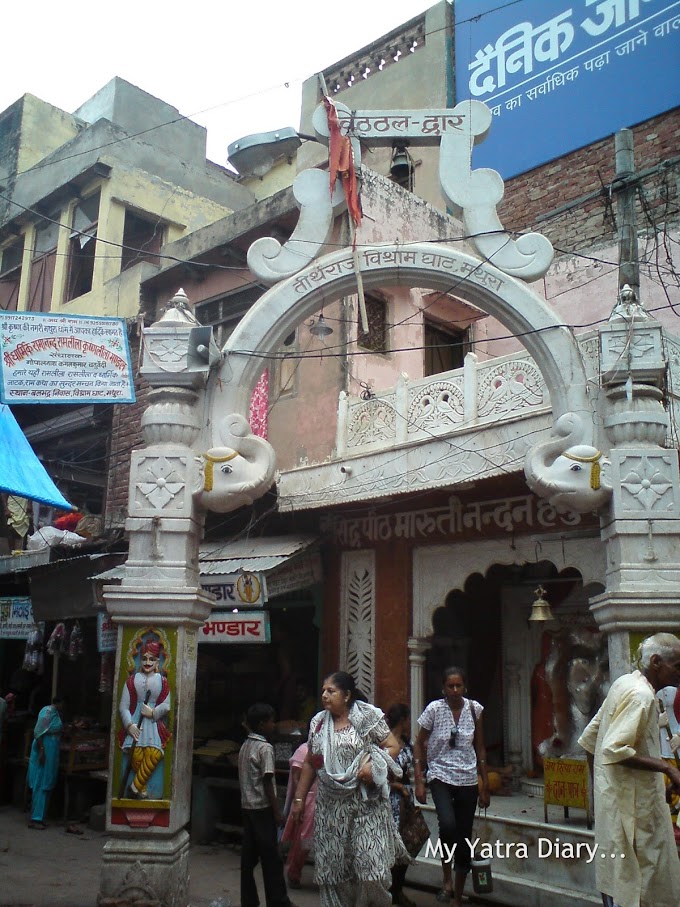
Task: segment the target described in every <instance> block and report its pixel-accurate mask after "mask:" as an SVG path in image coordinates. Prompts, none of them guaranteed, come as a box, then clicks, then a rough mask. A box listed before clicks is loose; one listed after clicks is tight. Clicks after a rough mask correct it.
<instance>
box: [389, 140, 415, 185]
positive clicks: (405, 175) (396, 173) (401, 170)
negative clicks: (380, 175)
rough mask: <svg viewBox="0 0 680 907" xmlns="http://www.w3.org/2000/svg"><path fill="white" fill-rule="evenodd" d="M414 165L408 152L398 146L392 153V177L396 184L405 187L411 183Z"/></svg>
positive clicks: (401, 146)
mask: <svg viewBox="0 0 680 907" xmlns="http://www.w3.org/2000/svg"><path fill="white" fill-rule="evenodd" d="M412 170H413V163H412V161H411V158H410V156H409V153H408V151H407V150H406V148H405V147H404V146H403V145H398V146H397V147H396V148H395V149H394V151H393V153H392V163H391V164H390V176H391V178H392V179H393V180H394V182H395V183H399V185H400V186H401V185H405V184H407V183H409V182H410V179H411V172H412Z"/></svg>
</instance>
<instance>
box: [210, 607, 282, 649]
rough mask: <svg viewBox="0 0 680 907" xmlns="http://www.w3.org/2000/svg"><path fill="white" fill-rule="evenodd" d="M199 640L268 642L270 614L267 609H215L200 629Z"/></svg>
mask: <svg viewBox="0 0 680 907" xmlns="http://www.w3.org/2000/svg"><path fill="white" fill-rule="evenodd" d="M198 641H199V643H201V642H222V643H225V642H226V643H243V642H245V643H267V642H271V637H270V634H269V614H267V612H266V611H243V612H239V613H236V614H234V613H233V612H231V611H227V612H226V613H221V612H217V611H213V613H212V614H211V615H210V616H209V617H208V619H207V620H206V622H205V623H204V624H203V626H202V627H201V629H200V630H199V631H198Z"/></svg>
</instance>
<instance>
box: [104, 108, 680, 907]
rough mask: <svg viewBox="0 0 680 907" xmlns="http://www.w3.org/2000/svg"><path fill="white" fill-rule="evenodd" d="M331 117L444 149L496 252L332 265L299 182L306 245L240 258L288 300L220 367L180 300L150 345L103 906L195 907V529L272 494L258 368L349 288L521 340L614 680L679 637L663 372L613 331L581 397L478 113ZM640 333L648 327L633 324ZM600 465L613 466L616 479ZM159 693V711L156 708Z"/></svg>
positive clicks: (673, 474) (204, 605)
mask: <svg viewBox="0 0 680 907" xmlns="http://www.w3.org/2000/svg"><path fill="white" fill-rule="evenodd" d="M338 106H339V105H338ZM340 112H341V113H342V118H343V122H345V123H346V125H345V126H343V128H344V129H345V132H346V134H347V135H348V136H349V137H350V139H351V140H352V142H353V143H354V144H355V145H357V148H358V140H357V136H359V135H362V134H365V133H363V132H362V129H363V126H362V125H361V122H360V121H361V119H362V118H364V119H366V121H367V123H368V127H367V128H368V129H371V130H373V131H372V132H371V135H374V134H375V138H376V139H377V140H379V139H380V137H381V136H382V139H383V140H387V139H389V141H390V143H391V141H392V138H393V137H394V135H400V134H401V133H400V130H402V131H403V130H405V129H407V130H410V131H409V132H408V134H409V136H412V132H413V131H414V130H417V129H419V130H420V134H421V137H422V136H423V135H424V136H426V138H427V139H428V141H435V140H436V141H439V142H440V143H441V145H442V162H441V173H440V175H441V183H442V189H443V191H444V194H445V196H446V197H447V198H448V199H449V200H450V201H451V203H452V204H455V205H456V206H457V207H459V208H460V209H461V210H462V211H463V216H464V221H465V223H466V226H467V229H468V231H470V232H475V233H489V232H491V233H493V234H494V235H493V236H491V237H489V236H486V237H482V238H480V239H479V240H478V250H479V256H474V255H470V254H466V253H464V252H461V251H458V250H457V249H452V248H449V247H448V246H443V245H436V244H431V243H414V244H411V243H409V244H408V245H403V244H401V243H389V244H383V245H373V246H366V245H364V246H361V247H357V248H356V249H354V250H353V249H352V248H346V249H342V250H340V251H338V252H334V253H331V254H326V255H322V254H321V253H322V251H323V245H324V242H325V241H326V238H327V235H328V230H329V227H330V225H331V224H332V218H333V214H334V212H335V211H336V210H337V209H338V207H339V206H340V205H341V201H339V193H338V192H337V191H336V189H337V187H334V191H333V194H332V195H331V193H330V191H329V188H330V187H329V186H328V185H327V184H326V185H325V186H324V185H323V181H322V179H321V178H320V177H318V176H316V175H312V176H307V177H304V174H301V176H302V177H304V179H302V180H300V177H298V181H296V184H297V185H296V190H295V191H296V197H297V199H298V202H299V203H300V206H301V220H300V225H299V229H298V230H296V232H295V233H294V235H293V237H292V238H291V240H290V241H289V243H287V244H286V245H285V246H280V245H278V244H276V245H273V244H272V243H268V242H267V241H266V240H265V241H264V242H263V241H262V240H259V241H258V243H259V245H258V244H256V246H257V248H256V247H255V246H253V248H252V250H251V254H250V255H249V264H250V266H251V268H253V270H254V271H255V273H256V275H257V276H258V278H259V279H261V280H264V281H265V282H268V283H275V282H276V281H278V282H276V283H275V285H274V286H272V287H271V289H270V290H269V291H268V292H266V293H265V294H264V296H262V297H261V298H260V299H259V300H258V302H257V303H256V304H255V305H254V306H253V307H252V308H251V309H250V311H249V312H248V314H247V315H246V316H245V317H244V318H243V319H242V320H241V322H240V323H239V324H238V326H237V327H236V329H235V330H234V332H233V333H232V335H231V336H230V338H229V341H228V342H227V344H226V346H225V348H224V350H223V352H222V354H221V355H219V354H218V355H216V354H215V353H214V350H211V348H210V344H206V342H205V336H204V335H203V334H200V333H196V332H197V331H198V332H200V331H203V330H204V329H202V328H200V327H199V326H198V324H197V322H196V320H195V319H194V318H193V315H192V314H191V312H190V310H189V309H188V307H187V305H186V297H183V296H182V295H181V294H178V296H177V297H175V299H173V300H172V303H171V304H170V306H169V308H168V311H167V312H166V313H165V315H163V316H162V318H160V319H159V321H158V322H157V323H156V324H154V325H153V326H152V327H151V328H149V329H146V330H145V332H144V365H143V369H142V372H143V374H144V375H145V377H146V378H147V380H148V381H149V383H150V384H151V386H152V388H153V390H152V393H151V395H150V403H149V407H148V409H147V412H146V413H145V415H144V418H143V431H144V437H145V441H146V442H147V446H146V447H145V448H144V449H143V450H138V451H134V452H133V454H132V462H131V472H130V492H129V518H128V521H127V524H126V528H127V531H128V534H129V539H130V549H129V557H128V561H127V564H126V570H125V577H124V579H123V581H122V584H121V585H120V586H119V587H107V588H106V593H105V594H106V603H107V608H108V610H109V612H110V614H111V616H112V617H113V618H114V620H115V621H116V622H117V623H118V626H119V630H118V652H117V671H116V691H117V693H118V695H117V697H116V705H115V710H114V714H113V722H112V728H113V729H115V731H116V732H117V733H114V734H112V743H111V759H110V765H111V766H112V770H111V777H110V781H109V790H108V808H107V831H108V832H109V834H110V836H111V837H110V840H109V841H108V843H107V844H106V847H105V849H104V860H103V870H102V881H101V889H100V902H105V901H106V899H109V898H125V897H129V896H131V894H132V893H134V894H135V896H143V897H144V898H146V899H147V901H151V902H153V901H156V902H157V903H158V904H161V905H163V907H185V905H186V903H187V879H188V848H189V838H188V834H187V832H186V825H187V823H188V821H189V808H190V792H191V790H190V787H191V760H192V740H193V720H194V717H193V716H194V696H195V673H196V654H197V652H196V631H197V628H198V627H199V626H200V624H201V623H202V622H203V621H204V620H205V618H206V616H207V615H208V613H209V611H210V609H211V605H212V604H213V601H212V597H211V596H210V595H208V594H206V593H204V592H203V591H202V590H201V588H200V585H199V574H198V546H199V542H200V540H201V537H202V533H203V522H204V513H205V510H206V509H208V508H209V509H214V510H218V511H221V512H226V511H229V510H231V509H235V508H236V507H239V506H242V505H243V504H244V503H247V502H249V501H252V500H254V499H255V498H257V497H258V496H259V495H261V494H263V493H264V492H265V491H266V490H267V488H268V487H269V485H270V484H271V481H272V479H273V469H274V453H273V450H272V449H271V447H270V446H269V445H268V444H267V443H266V442H262V441H259V440H258V439H255V438H253V437H252V436H251V435H250V433H249V431H248V429H247V426H246V424H245V417H246V414H247V412H248V404H249V399H250V394H251V391H252V389H253V387H254V385H255V383H256V381H257V379H258V378H259V375H260V371H261V368H262V361H263V359H262V356H263V355H264V356H267V355H268V354H270V353H271V352H272V351H273V350H275V349H276V348H277V347H278V346H279V345H280V344H282V343H283V340H284V339H285V337H286V336H287V335H288V334H289V333H290V332H291V331H292V330H293V329H294V328H295V327H296V326H297V325H298V324H300V323H301V322H302V321H303V320H304V319H305V318H308V317H310V316H311V315H313V314H315V313H316V312H317V311H318V310H319V309H320V308H321V307H322V306H323V305H324V303H325V304H328V303H329V302H331V301H333V300H336V299H338V298H340V297H342V296H343V295H346V294H350V293H353V292H355V290H356V287H357V279H358V272H360V275H361V279H362V281H363V285H364V286H365V287H366V288H367V289H370V288H372V287H378V286H380V285H381V284H393V285H394V284H398V285H401V286H407V287H418V288H429V289H432V290H435V291H441V292H445V293H452V294H454V295H456V296H457V297H459V298H460V299H462V300H463V301H466V302H469V303H470V304H472V305H473V306H476V307H477V308H479V309H480V310H482V311H484V312H486V313H488V314H489V315H492V316H494V317H495V318H497V319H498V321H500V322H501V323H502V324H503V325H504V326H505V327H506V328H507V330H508V331H509V332H510V333H512V334H515V335H518V336H521V337H522V338H523V342H524V344H525V346H526V349H527V350H528V351H529V352H530V353H531V355H532V356H533V358H534V361H535V363H536V366H537V367H538V369H539V370H540V372H541V375H542V378H543V380H544V381H545V384H546V386H547V389H548V392H549V394H550V400H551V405H552V411H553V419H554V420H555V425H554V427H553V432H552V439H551V443H552V444H553V445H555V451H556V452H559V453H560V454H562V455H563V457H564V458H566V462H561V463H560V464H559V469H558V470H556V472H559V476H557V477H555V475H554V473H555V470H553V469H552V466H553V464H552V463H551V462H550V456H552V451H553V449H552V448H550V449H549V450H546V449H545V448H542V449H541V451H540V454H541V456H540V457H536V456H534V459H533V460H530V458H531V454H532V451H530V452H529V456H528V459H527V462H531V468H528V470H527V477H528V479H529V481H530V482H532V481H534V477H535V486H536V491H537V493H538V494H539V495H546V496H548V497H550V496H552V495H559V503H560V506H564V508H565V509H566V510H569V509H570V503H571V504H573V506H572V507H571V509H572V510H574V511H576V512H587V511H588V510H595V509H601V510H602V514H603V516H602V521H603V530H602V538H603V540H604V541H605V543H606V547H607V569H608V573H607V591H606V593H605V594H604V595H603V596H601V597H600V598H599V599H598V600H597V601H596V602H595V604H594V612H595V615H596V618H597V620H598V622H599V623H600V625H601V627H602V628H604V629H606V630H609V631H610V632H612V633H613V636H611V637H610V666H611V670H612V675H613V676H616V671H617V670H618V669H623V668H622V666H625V664H626V662H627V646H628V633H629V631H630V630H631V629H636V630H637V629H641V630H642V629H644V630H653V629H660V628H661V627H664V628H665V627H668V628H673V629H675V628H676V627H677V623H678V617H677V614H678V612H677V606H675V605H674V604H673V605H671V603H674V602H676V601H677V597H676V596H677V589H678V586H679V585H680V563H679V559H680V544H679V542H680V539H679V538H678V536H679V534H680V533H679V531H678V530H679V527H680V522H679V521H680V499H679V496H678V495H679V492H678V466H677V455H676V452H675V451H668V450H664V449H663V448H662V447H661V443H662V441H661V440H660V433H659V426H662V425H664V424H665V423H664V422H663V412H662V411H663V407H662V396H663V395H662V394H661V379H660V377H659V371H658V368H659V364H658V363H657V365H656V366H655V365H654V363H652V364H651V365H650V363H649V362H648V361H645V362H644V366H643V365H642V364H640V367H639V369H638V370H637V371H636V361H635V357H636V355H637V353H636V351H638V350H639V352H640V354H643V353H644V354H645V355H647V351H648V344H646V343H644V344H643V343H640V344H639V346H638V345H636V343H635V342H634V341H635V337H636V332H637V330H638V324H637V323H634V324H632V325H631V324H628V323H627V322H625V321H624V322H622V324H616V323H613V324H612V326H610V327H609V328H608V329H607V330H606V331H605V330H604V329H603V332H602V338H603V339H602V344H603V347H602V362H603V371H604V372H605V374H604V375H603V379H602V383H603V385H604V386H605V387H606V388H607V397H606V400H605V403H604V405H603V404H602V403H598V402H597V399H596V398H595V396H594V395H592V394H591V393H590V392H589V389H588V385H587V379H586V371H585V369H584V363H583V361H582V358H581V352H580V350H579V347H578V344H577V343H576V340H575V338H574V335H573V334H572V332H571V330H569V329H568V328H567V327H565V326H564V325H563V324H562V323H561V322H560V321H559V320H558V319H557V317H556V316H555V314H554V312H553V311H551V309H550V308H549V307H548V306H547V305H546V304H545V303H544V302H543V301H542V300H541V299H540V298H539V296H538V295H536V294H535V293H534V292H532V291H531V290H530V288H529V287H528V286H527V284H526V282H525V281H528V280H533V279H536V277H538V276H540V274H542V273H544V272H545V270H546V269H547V267H548V266H549V264H550V260H551V258H552V249H551V248H550V245H549V243H547V241H545V240H544V239H543V238H542V237H540V236H537V235H535V234H534V235H532V236H530V237H523V238H522V239H520V240H519V241H517V242H515V241H514V240H512V239H511V238H510V237H509V236H508V235H507V234H504V233H503V231H502V227H501V225H500V223H499V222H498V219H497V216H496V212H495V206H496V204H497V203H498V201H499V200H500V198H501V196H502V190H503V184H502V180H501V178H500V176H499V175H498V174H496V173H494V172H493V171H479V172H478V171H474V170H472V169H471V166H470V163H471V162H470V153H471V147H472V144H473V142H475V141H479V140H480V139H481V138H483V135H484V133H485V132H486V130H487V129H488V125H489V123H490V121H491V117H490V114H489V112H488V110H487V109H486V108H485V107H484V106H483V105H481V104H479V103H478V102H471V103H468V102H466V103H465V104H464V105H459V106H458V107H457V108H455V109H454V110H452V111H419V112H414V111H382V112H381V111H372V112H370V113H368V112H355V113H354V114H351V113H350V112H349V111H342V110H341V111H340ZM416 120H418V123H416ZM407 121H408V122H407ZM426 122H427V125H425V124H426ZM317 129H318V131H319V132H320V134H322V135H323V133H324V122H323V121H319V120H318V119H317ZM322 176H324V175H323V174H322ZM315 205H318V206H319V210H318V211H316V212H314V210H313V208H314V206H315ZM308 208H310V209H311V210H306V209H308ZM310 243H311V245H309V244H310ZM310 248H311V249H312V250H313V254H311V255H310V254H309V251H308V250H309V249H310ZM648 328H653V325H651V324H646V323H645V324H644V325H640V329H641V330H642V329H644V330H647V329H648ZM620 330H623V332H624V333H625V332H628V333H629V336H628V340H623V339H622V338H621V337H620V336H616V335H617V332H620ZM631 336H632V340H631ZM622 342H623V343H624V344H625V350H626V355H627V356H628V360H627V361H626V368H625V370H623V371H622V369H621V368H620V364H621V359H620V358H619V359H617V358H616V355H617V350H620V349H622V347H621V343H622ZM658 349H661V346H660V344H659V346H658ZM608 357H609V358H608ZM612 357H613V358H612ZM607 362H609V365H606V363H607ZM662 364H663V363H661V365H662ZM655 368H656V369H657V371H654V369H655ZM650 369H651V372H650ZM598 407H599V409H598ZM602 424H603V425H605V426H606V431H607V436H606V437H605V436H603V437H595V436H594V435H595V426H596V425H602ZM631 425H632V429H631V428H630V426H631ZM650 432H651V434H650ZM623 435H625V436H623ZM542 443H543V442H542ZM607 447H609V448H611V449H610V450H609V451H608V450H607V449H606V448H607ZM534 453H535V451H534ZM603 453H608V462H610V463H611V470H610V472H611V477H610V474H609V466H608V465H607V464H605V462H604V459H603V457H602V454H603ZM544 454H545V456H543V455H544ZM537 463H538V465H536V464H537ZM564 470H566V473H567V475H568V477H569V483H568V484H566V485H565V483H564V481H563V477H562V473H563V471H564ZM546 471H547V472H549V475H548V476H547V477H546V475H544V474H543V473H544V472H546ZM575 476H576V477H577V481H576V482H575V483H574V482H573V479H574V477H575ZM584 476H585V478H586V481H585V482H584V481H583V478H584ZM546 478H547V479H550V480H551V482H550V483H548V482H546V481H544V480H545V479H546ZM553 479H554V481H553ZM612 490H613V498H612V503H611V505H610V504H609V496H610V493H612ZM361 557H363V555H361ZM361 557H360V556H359V555H353V556H352V557H351V558H349V559H348V560H347V565H346V566H347V571H346V588H347V590H348V595H349V596H350V597H351V599H352V607H351V608H350V609H349V610H348V609H347V607H346V608H345V613H346V615H347V626H346V627H343V628H342V632H344V633H345V634H346V635H345V652H346V654H347V656H348V657H350V655H351V657H352V659H354V662H355V663H356V666H357V668H358V669H359V670H360V671H364V672H366V677H365V678H364V679H365V681H366V682H367V683H369V684H370V682H371V677H370V669H371V664H372V661H371V658H370V654H369V653H370V651H371V649H372V646H373V641H372V638H371V636H370V632H369V631H370V617H369V615H370V614H371V613H372V612H371V609H372V608H373V604H374V596H373V586H372V568H371V566H370V564H369V563H364V562H363V561H361ZM360 561H361V563H360ZM350 566H351V567H352V569H350ZM346 605H347V602H346ZM422 623H423V622H422V621H420V622H419V623H418V625H416V621H415V620H414V627H413V633H414V637H413V639H412V640H411V641H410V643H409V647H410V653H411V655H410V658H411V667H412V681H413V682H414V683H416V681H417V677H416V672H417V670H418V669H419V667H420V666H421V662H422V639H423V637H425V636H426V635H427V633H428V632H429V628H428V627H426V626H423V625H422ZM349 630H351V638H350V636H348V635H347V633H348V631H349ZM149 652H151V654H152V656H153V657H149V656H148V653H149ZM619 673H620V670H619ZM150 690H151V692H152V694H153V696H154V697H155V698H154V699H153V700H152V699H151V698H150V699H149V700H148V701H146V695H147V694H148V693H149V691H150ZM126 691H127V692H126ZM161 720H163V721H164V722H165V724H166V730H165V731H161V727H160V724H161ZM166 732H167V733H166ZM168 735H169V736H168ZM151 738H153V743H151V742H149V740H150V739H151ZM515 745H517V746H518V745H519V742H518V741H514V742H513V746H515ZM138 749H140V750H147V749H148V750H149V751H150V750H152V749H155V750H156V752H155V753H154V754H153V755H152V756H150V758H149V759H148V760H146V769H145V770H140V769H139V768H138V767H137V766H138V764H140V763H141V762H143V761H144V760H143V759H142V757H141V756H140V755H139V753H138V752H137V750H138ZM143 756H144V759H146V752H145V753H144V754H143ZM139 864H141V865H142V867H143V870H144V871H143V872H141V871H139Z"/></svg>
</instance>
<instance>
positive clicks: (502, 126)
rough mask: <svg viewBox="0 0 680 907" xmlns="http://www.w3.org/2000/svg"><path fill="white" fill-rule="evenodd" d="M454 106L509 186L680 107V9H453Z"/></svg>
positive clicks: (646, 4) (666, 4)
mask: <svg viewBox="0 0 680 907" xmlns="http://www.w3.org/2000/svg"><path fill="white" fill-rule="evenodd" d="M454 13H455V78H456V103H458V102H460V101H464V100H466V99H469V98H471V99H474V100H477V101H483V102H484V103H485V104H486V105H487V106H488V107H490V108H491V111H492V113H493V120H492V126H491V131H490V134H489V136H488V138H487V139H486V140H485V141H484V142H483V143H482V144H481V145H480V146H479V147H478V148H476V149H475V152H474V166H475V167H492V168H493V169H494V170H498V171H499V172H500V174H501V175H502V176H503V177H504V179H509V178H510V177H512V176H516V175H517V174H518V173H523V172H525V171H526V170H530V169H532V168H533V167H537V166H539V165H540V164H543V163H545V162H546V161H550V160H553V159H554V158H556V157H561V156H562V155H564V154H567V153H569V152H570V151H574V150H575V149H577V148H582V147H583V146H585V145H589V144H591V143H592V142H595V141H597V140H598V139H602V138H604V137H606V136H608V135H612V134H613V133H615V132H616V131H617V130H619V129H623V128H625V127H631V126H634V125H635V124H636V123H640V122H642V121H643V120H647V119H649V118H650V117H653V116H657V115H658V114H660V113H663V112H665V111H667V110H671V109H672V108H674V107H677V106H678V105H679V104H680V0H572V2H571V3H569V2H568V0H549V2H546V0H519V2H514V3H503V2H499V0H455V2H454Z"/></svg>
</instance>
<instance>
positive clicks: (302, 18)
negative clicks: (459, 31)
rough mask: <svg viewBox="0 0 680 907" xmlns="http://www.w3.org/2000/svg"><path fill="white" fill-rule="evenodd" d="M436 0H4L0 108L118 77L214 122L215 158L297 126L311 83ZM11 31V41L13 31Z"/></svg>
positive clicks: (63, 103)
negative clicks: (260, 135)
mask: <svg viewBox="0 0 680 907" xmlns="http://www.w3.org/2000/svg"><path fill="white" fill-rule="evenodd" d="M436 2H437V0H343V2H342V3H337V4H329V3H324V2H321V0H287V2H275V0H240V2H239V0H226V2H222V3H217V2H215V0H189V2H188V3H187V2H182V3H180V2H178V0H169V2H166V3H164V4H161V3H157V2H153V0H116V2H115V3H102V2H97V0H95V2H93V0H85V2H84V0H65V2H64V3H57V2H54V0H49V2H48V0H33V2H32V3H30V4H24V3H22V2H20V3H5V4H3V10H2V13H1V14H0V28H1V29H2V33H3V36H4V40H3V49H2V53H1V54H0V111H3V110H5V109H6V108H7V107H9V105H10V104H12V103H14V101H16V100H18V98H20V97H21V96H22V95H24V94H26V93H30V94H34V95H37V97H39V98H41V99H42V100H43V101H47V102H48V103H50V104H53V105H54V106H56V107H60V108H61V109H63V110H66V111H69V112H73V111H75V110H76V109H77V108H78V107H79V106H80V105H81V104H83V102H84V101H86V100H87V99H88V98H90V97H91V96H92V95H93V94H95V92H97V91H98V90H99V89H100V88H101V87H102V86H104V85H105V84H106V83H107V82H108V81H109V80H110V79H112V78H113V77H114V76H121V77H122V78H124V79H126V80H127V81H128V82H132V83H133V84H134V85H137V86H139V88H142V89H144V91H147V92H149V93H150V94H152V95H155V96H156V97H159V98H161V99H162V100H164V101H166V102H167V103H169V104H172V105H173V106H174V107H176V108H177V109H178V110H179V112H180V113H181V114H182V115H184V116H188V117H190V118H191V119H192V120H195V121H196V122H197V123H200V124H201V125H202V126H205V127H206V128H207V130H208V157H209V158H210V159H211V160H213V161H215V162H217V163H218V164H226V162H227V161H226V158H227V145H228V144H229V143H231V142H233V141H235V140H236V139H239V138H243V137H244V136H246V135H250V134H252V133H255V132H264V131H268V130H271V129H277V128H281V127H283V126H293V127H295V128H298V127H299V111H300V95H301V87H302V82H303V81H304V80H305V79H306V78H308V77H309V76H312V75H313V74H314V73H316V72H318V71H320V70H322V69H326V68H328V67H329V66H330V65H332V64H333V63H336V62H338V61H339V60H341V59H343V58H344V57H346V56H348V55H350V54H352V53H354V52H355V51H357V50H359V49H360V48H362V47H364V46H365V45H367V44H370V43H371V42H372V41H374V40H376V39H377V38H379V37H381V36H382V35H384V34H386V33H387V32H389V31H391V30H392V29H393V28H396V27H397V26H399V25H401V24H402V23H404V22H407V21H408V20H409V19H412V18H413V17H414V16H417V15H418V14H419V13H422V12H423V11H424V10H426V9H428V8H429V7H431V6H434V5H435V3H436ZM10 36H11V40H10Z"/></svg>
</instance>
